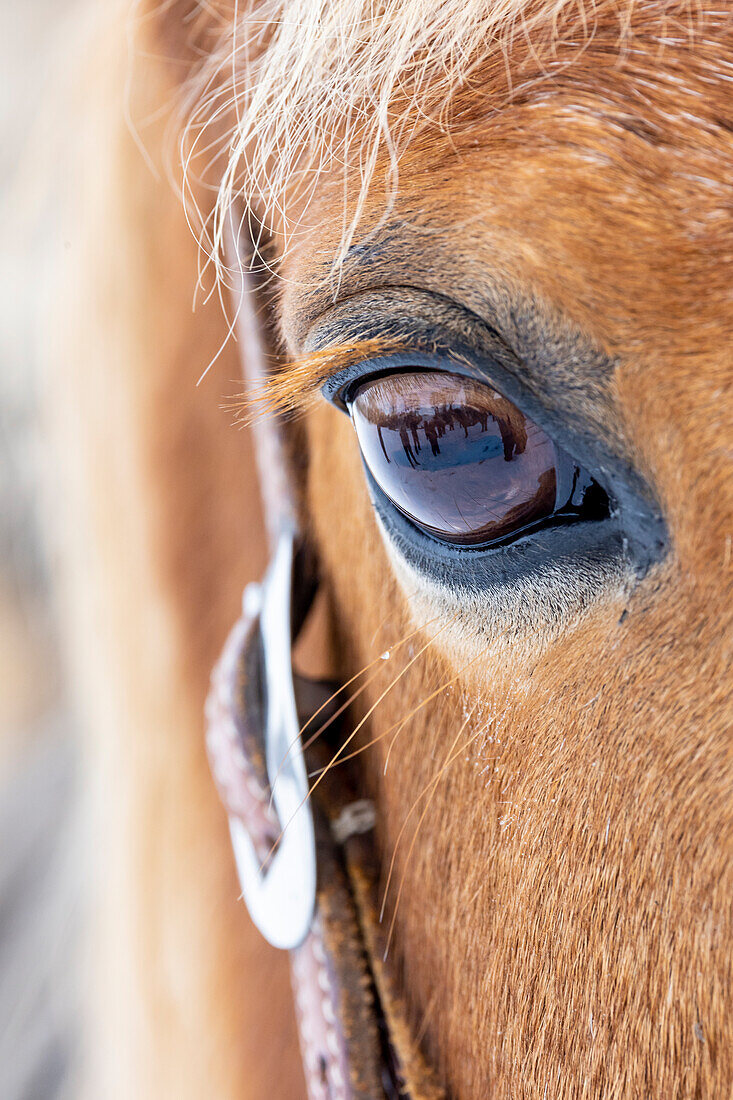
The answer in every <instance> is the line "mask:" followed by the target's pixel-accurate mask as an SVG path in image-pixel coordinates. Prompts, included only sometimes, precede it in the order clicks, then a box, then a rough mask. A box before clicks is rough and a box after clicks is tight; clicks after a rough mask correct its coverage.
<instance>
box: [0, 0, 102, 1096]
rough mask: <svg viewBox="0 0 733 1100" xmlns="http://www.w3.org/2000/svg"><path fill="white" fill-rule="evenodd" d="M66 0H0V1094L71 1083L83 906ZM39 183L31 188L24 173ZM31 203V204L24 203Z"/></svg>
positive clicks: (62, 1092)
mask: <svg viewBox="0 0 733 1100" xmlns="http://www.w3.org/2000/svg"><path fill="white" fill-rule="evenodd" d="M76 6H77V5H76V4H74V3H72V0H0V15H1V16H2V34H0V88H1V89H2V95H1V96H0V211H1V212H2V215H3V217H2V225H3V234H2V245H1V246H0V1098H2V1100H52V1098H53V1100H56V1098H62V1097H63V1098H64V1100H66V1098H67V1097H71V1096H73V1095H75V1094H76V1090H75V1087H74V1075H75V1065H76V1050H77V1035H78V1031H79V1029H78V1025H77V1018H78V1005H79V988H80V984H81V982H80V967H79V962H78V947H79V943H80V941H81V938H82V937H81V934H80V926H81V924H82V921H83V894H84V890H83V878H84V873H83V870H82V866H81V863H82V860H81V858H80V855H79V853H80V850H81V848H80V845H79V843H78V840H79V828H78V821H79V814H78V811H77V804H78V798H77V794H78V788H77V782H76V774H77V766H76V765H77V755H78V754H77V751H76V747H75V739H74V730H75V724H74V721H73V717H72V714H71V709H70V705H69V702H68V699H67V697H66V693H65V691H64V686H63V671H62V669H63V655H62V654H61V653H60V647H59V645H58V644H57V634H56V629H55V621H54V609H53V601H52V597H51V592H52V589H53V575H54V555H53V550H52V547H51V545H50V541H49V539H48V537H47V535H46V528H45V523H44V518H43V517H44V507H43V499H44V498H43V485H44V474H43V471H44V468H45V467H44V433H43V428H42V418H41V416H40V414H39V400H38V399H39V394H40V393H41V390H42V386H43V381H42V379H43V373H42V367H43V365H42V364H41V363H39V362H38V361H37V355H36V352H35V345H36V340H35V336H36V333H35V319H34V299H35V290H36V286H37V282H38V268H39V264H40V261H41V259H42V256H41V255H39V248H40V247H41V246H40V245H39V243H38V242H37V240H36V235H35V234H34V233H33V232H32V231H31V229H30V226H31V224H32V215H31V214H30V212H29V209H28V207H29V203H28V191H29V187H28V182H29V173H30V172H31V170H30V168H29V160H32V159H33V158H32V149H33V145H34V142H37V140H38V135H37V131H38V120H39V117H40V116H41V114H42V113H43V110H44V109H45V108H46V105H47V103H48V100H49V97H50V95H51V94H52V93H51V92H50V89H51V87H52V83H53V75H52V74H53V72H54V71H55V70H56V67H57V65H58V64H59V59H58V58H57V56H56V53H55V49H54V47H55V43H56V41H57V36H59V35H60V32H61V29H62V24H63V23H65V22H66V21H67V19H68V18H69V16H71V15H73V14H74V10H73V9H74V8H75V7H76ZM31 190H32V188H31ZM31 205H32V204H31Z"/></svg>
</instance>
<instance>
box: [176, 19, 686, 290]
mask: <svg viewBox="0 0 733 1100" xmlns="http://www.w3.org/2000/svg"><path fill="white" fill-rule="evenodd" d="M664 7H665V9H666V10H665V11H664V12H662V9H661V7H660V6H659V5H657V4H652V5H645V8H644V17H645V20H646V19H648V18H649V16H650V15H652V16H653V17H654V19H655V21H657V22H659V21H660V20H661V22H662V25H663V26H665V25H666V26H669V27H671V25H672V23H673V22H675V20H678V21H680V22H681V23H682V22H683V20H684V13H685V12H686V11H687V9H688V5H687V3H684V4H682V5H679V6H677V5H669V4H667V5H664ZM633 9H634V5H633V4H632V3H630V2H621V3H609V2H606V0H599V2H598V3H595V4H593V3H587V2H586V0H538V2H535V3H532V2H527V0H496V2H494V3H490V2H489V3H487V2H486V0H422V2H419V0H395V2H392V3H381V4H378V5H377V4H374V3H372V2H371V0H369V2H367V0H263V2H262V3H259V4H256V5H255V6H254V7H253V8H251V9H250V10H248V11H247V12H244V11H242V10H241V9H240V8H239V4H238V0H235V4H234V11H233V16H234V18H232V13H231V12H230V13H229V15H228V17H224V18H222V20H221V24H220V25H221V31H220V37H219V39H218V41H217V43H216V47H215V48H214V49H213V50H207V51H205V54H206V60H205V61H204V62H202V64H201V65H200V67H199V69H198V71H197V73H196V76H195V77H194V79H193V81H192V82H191V84H190V87H189V97H188V100H187V105H186V109H185V113H186V123H185V126H184V138H183V157H182V161H183V164H184V193H185V196H186V200H187V204H188V207H189V210H190V212H191V220H192V222H193V223H196V227H197V231H198V233H199V238H200V243H201V244H202V246H203V247H204V251H205V253H206V255H207V256H208V257H209V258H210V259H211V260H213V262H214V264H215V266H216V271H217V275H219V276H221V274H222V255H223V248H222V246H223V241H224V238H225V233H226V231H227V222H228V219H229V217H230V211H231V208H232V202H233V200H234V199H235V198H237V197H242V198H243V199H244V203H245V205H246V207H247V208H248V210H249V211H250V212H254V213H255V215H256V218H257V221H258V222H260V223H261V224H262V226H263V227H264V228H265V229H266V230H270V229H272V227H273V225H277V229H278V232H279V234H280V235H281V237H282V239H283V244H284V246H285V247H287V245H288V240H289V239H290V238H291V237H292V234H293V233H294V232H295V231H296V230H297V228H298V226H299V224H301V223H302V218H303V214H304V211H305V210H307V208H308V203H309V201H310V198H311V196H312V194H313V192H314V189H315V187H316V186H317V183H318V180H319V177H320V176H321V174H322V172H323V171H324V170H334V169H336V170H339V171H341V172H342V174H343V180H344V214H343V217H344V228H343V235H342V239H341V248H340V251H339V254H338V255H337V257H336V264H338V263H339V262H340V261H341V260H342V259H343V258H344V256H345V254H346V251H347V250H348V248H349V246H350V244H351V243H352V241H353V238H354V233H355V230H356V226H357V225H358V223H359V220H360V217H361V215H362V213H363V208H364V202H365V199H366V194H367V191H368V188H369V186H370V184H371V182H372V180H373V179H374V175H375V171H376V169H377V165H378V158H379V157H380V156H382V157H385V158H386V162H387V164H388V167H387V169H386V173H385V199H386V208H387V209H388V208H389V204H390V201H391V200H392V199H393V197H394V195H395V194H396V190H397V173H398V163H399V160H400V157H401V156H402V154H403V153H404V152H405V150H406V148H407V147H408V145H409V144H410V142H411V141H412V140H413V139H414V137H415V135H416V133H417V132H418V131H422V130H424V128H425V127H435V128H439V129H442V130H445V129H446V128H447V126H448V125H449V122H450V117H449V116H450V109H451V105H452V102H453V100H454V97H455V95H456V92H457V91H458V90H459V89H461V88H462V87H465V86H466V85H467V84H472V86H473V87H474V88H478V87H480V86H481V85H486V84H488V79H487V77H488V74H489V73H490V74H491V75H492V80H493V82H494V83H496V77H497V74H501V75H503V79H504V81H505V83H506V87H507V92H508V94H509V95H511V94H512V93H516V91H517V85H516V80H515V85H514V87H512V80H511V79H510V77H509V75H508V74H509V64H508V57H509V53H510V51H511V50H512V49H513V48H514V46H515V44H517V43H520V44H521V46H522V47H523V49H524V51H525V53H529V54H530V55H531V58H532V61H533V68H534V70H535V72H536V71H537V69H538V67H539V69H541V70H542V69H543V68H544V67H545V66H546V65H549V63H550V62H551V60H552V59H554V58H555V57H556V47H557V46H558V44H561V45H562V46H563V47H566V46H568V47H570V48H571V50H572V53H573V56H575V57H577V56H578V55H579V54H580V53H581V52H582V50H583V49H584V47H585V46H587V44H588V43H589V42H590V41H591V40H592V38H593V35H594V31H595V28H596V26H597V25H598V23H599V21H600V20H601V19H603V20H604V21H608V20H610V21H611V22H612V24H615V25H616V26H617V29H618V42H619V44H620V47H621V45H622V44H623V43H624V42H625V41H628V40H629V39H630V36H631V33H632V15H633ZM209 18H210V15H209ZM685 26H687V29H688V30H689V25H686V24H685ZM675 29H677V28H675ZM492 106H496V104H491V103H487V107H489V108H491V107H492ZM212 166H213V168H214V174H215V178H216V182H215V183H213V184H212V185H211V186H213V188H214V190H216V192H217V193H216V201H215V203H214V207H213V211H211V212H204V211H202V210H201V209H200V208H199V206H198V205H197V199H196V194H197V193H199V188H198V184H199V183H200V178H201V177H202V176H203V177H204V178H206V176H207V173H208V172H210V171H211V169H212ZM194 178H195V182H194ZM354 178H356V180H357V181H358V182H357V184H356V186H355V185H354V183H353V180H354ZM349 188H351V190H349ZM286 194H287V199H288V210H289V211H290V210H292V209H295V210H296V211H297V214H296V219H295V220H293V217H292V215H291V214H290V213H287V214H286V212H285V210H284V197H285V195H286ZM347 212H348V213H347ZM254 235H255V238H257V236H258V234H257V232H255V234H254Z"/></svg>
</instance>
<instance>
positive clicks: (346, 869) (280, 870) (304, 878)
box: [206, 223, 444, 1100]
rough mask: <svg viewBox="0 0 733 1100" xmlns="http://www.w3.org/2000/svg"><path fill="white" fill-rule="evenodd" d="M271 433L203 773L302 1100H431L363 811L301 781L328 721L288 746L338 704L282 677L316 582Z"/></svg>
mask: <svg viewBox="0 0 733 1100" xmlns="http://www.w3.org/2000/svg"><path fill="white" fill-rule="evenodd" d="M240 224H241V223H240ZM229 266H230V270H231V272H232V274H233V276H234V282H235V286H234V299H235V306H236V309H237V336H238V340H239V344H240V348H241V353H242V363H243V370H244V374H245V379H246V381H247V382H248V383H249V384H250V385H254V386H258V387H259V386H261V384H262V383H263V381H264V379H265V375H266V367H265V363H264V360H263V356H262V353H261V350H260V346H259V342H258V341H256V340H254V339H253V335H252V334H253V332H254V326H255V324H256V323H257V322H256V316H255V312H254V302H253V300H252V298H253V296H252V293H251V291H250V289H249V276H248V274H247V272H245V271H244V270H243V267H242V264H241V262H240V252H239V250H238V249H234V248H233V247H230V264H229ZM283 430H284V429H283V424H282V422H280V421H277V420H276V419H270V420H268V421H265V422H260V423H259V424H258V425H257V429H256V431H257V435H256V440H255V446H256V452H257V457H258V462H259V467H260V485H261V491H262V498H263V503H264V507H265V512H266V520H267V527H268V532H269V537H270V541H271V546H272V558H271V564H270V567H269V569H268V572H267V574H266V576H265V579H264V581H263V582H262V584H260V585H250V586H249V587H248V588H247V590H246V591H245V596H244V600H243V611H242V616H241V618H240V619H239V621H238V622H237V623H236V624H235V626H234V628H233V630H232V632H231V634H230V636H229V638H228V640H227V642H226V645H225V647H224V651H223V653H222V656H221V658H220V660H219V662H218V664H217V666H216V668H215V669H214V672H213V675H212V684H211V691H210V694H209V698H208V700H207V708H206V715H207V723H208V735H207V744H208V750H209V756H210V760H211V765H212V771H213V774H214V778H215V781H216V784H217V787H218V789H219V792H220V795H221V797H222V800H223V802H224V805H225V808H226V811H227V813H228V815H229V822H230V830H231V835H232V843H233V847H234V852H235V857H236V861H237V867H238V870H239V875H240V880H241V884H242V893H243V896H244V898H245V901H246V902H247V905H248V907H249V910H250V914H251V915H252V917H253V919H254V921H255V923H256V924H257V926H258V927H259V928H260V930H261V931H262V932H263V934H264V935H265V937H266V938H267V939H268V940H269V941H270V942H272V943H274V944H275V945H276V946H279V947H283V948H287V949H289V951H290V960H291V974H292V981H293V990H294V994H295V1002H296V1015H297V1019H298V1026H299V1033H300V1043H301V1052H302V1056H303V1063H304V1069H305V1076H306V1082H307V1087H308V1096H309V1100H367V1098H368V1100H376V1098H380V1097H387V1098H389V1100H443V1098H444V1093H443V1091H442V1090H441V1089H440V1088H439V1086H438V1085H437V1084H436V1082H435V1080H434V1077H433V1073H432V1071H431V1070H430V1068H429V1067H428V1066H427V1064H426V1062H425V1060H424V1058H423V1056H422V1054H421V1052H420V1050H419V1046H418V1044H417V1042H415V1041H414V1039H413V1036H412V1034H411V1031H410V1028H409V1026H408V1022H407V1014H406V1011H405V1008H404V1005H403V1002H402V999H401V997H400V995H399V991H398V990H397V989H396V988H395V986H394V985H393V982H392V980H391V978H390V975H389V973H388V971H387V968H386V967H385V966H384V963H383V958H384V954H385V946H386V945H385V938H384V934H383V930H382V927H381V924H380V921H379V917H378V908H377V897H378V885H379V864H378V861H377V859H376V854H375V846H374V839H373V830H374V819H375V814H374V807H373V805H372V804H371V803H370V802H369V801H368V800H366V799H364V798H363V797H361V796H360V792H359V786H358V777H357V776H356V775H355V774H354V773H351V772H349V771H348V770H347V769H346V768H345V767H339V768H338V769H335V770H333V771H330V772H328V773H326V774H325V775H324V776H323V778H322V781H321V782H319V784H318V787H317V789H316V791H315V796H314V797H311V796H310V794H309V791H308V779H307V776H308V772H313V771H319V772H320V770H322V768H323V767H324V765H325V764H326V763H327V762H328V760H329V759H330V756H331V755H332V752H333V742H334V735H336V736H337V735H338V722H337V721H332V722H331V723H330V725H329V728H328V738H326V737H325V736H324V737H321V738H318V739H315V740H314V744H313V746H312V747H311V749H310V750H309V751H308V754H307V758H306V755H305V754H304V753H303V748H302V744H301V740H300V737H299V731H300V729H301V728H302V727H303V726H304V725H306V724H307V723H309V719H311V718H313V716H314V715H316V712H318V713H317V716H316V717H315V718H314V720H313V721H312V722H310V723H309V724H308V735H309V737H310V735H311V734H312V733H315V732H316V731H317V730H318V729H319V727H320V726H323V725H324V724H325V723H326V722H328V721H329V719H330V718H331V717H332V716H333V715H334V714H335V711H336V709H337V708H338V705H339V701H338V700H337V701H336V702H335V703H333V704H331V703H329V697H330V695H331V694H332V693H333V686H332V685H327V684H320V683H314V682H312V681H308V680H305V679H304V678H302V677H299V676H297V675H296V674H295V673H294V671H293V666H292V659H291V650H292V645H293V643H294V641H295V639H296V638H297V635H298V633H299V631H300V628H301V626H302V624H303V622H304V620H305V618H306V616H307V613H308V610H309V608H310V605H311V603H312V600H313V597H314V593H315V591H316V588H317V577H316V576H315V570H314V567H313V561H312V558H311V556H310V555H309V554H308V553H307V551H306V548H305V546H304V542H303V539H302V536H301V533H300V528H299V524H298V517H297V508H296V506H295V504H294V498H293V493H292V486H293V479H292V478H291V476H290V470H289V463H288V458H287V448H286V445H285V440H284V436H283ZM326 741H327V742H328V743H327V744H326ZM329 746H330V748H329Z"/></svg>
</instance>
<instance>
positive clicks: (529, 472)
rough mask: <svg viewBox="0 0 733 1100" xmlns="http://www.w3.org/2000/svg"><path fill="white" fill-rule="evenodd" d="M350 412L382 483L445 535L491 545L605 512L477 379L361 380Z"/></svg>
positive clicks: (513, 410)
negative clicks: (562, 519) (547, 525)
mask: <svg viewBox="0 0 733 1100" xmlns="http://www.w3.org/2000/svg"><path fill="white" fill-rule="evenodd" d="M349 411H350V413H351V417H352V419H353V422H354V427H355V428H356V434H357V437H358V439H359V445H360V447H361V451H362V455H363V457H364V461H365V462H366V465H367V467H368V468H369V471H370V473H371V475H372V477H373V478H374V480H375V481H376V482H377V484H378V486H379V488H380V489H381V490H382V492H383V493H384V494H385V496H387V497H388V498H389V500H390V501H391V502H392V503H393V504H394V505H395V507H396V508H398V509H399V511H400V512H402V513H403V514H404V515H405V516H407V517H408V519H410V520H412V521H413V523H415V524H416V525H417V526H418V527H421V528H422V529H423V530H425V531H427V532H429V533H430V534H432V535H435V536H436V537H437V538H439V539H442V540H443V541H446V542H454V543H462V544H471V543H473V544H491V543H495V542H501V541H504V540H507V539H509V538H511V537H512V536H515V535H516V534H518V533H519V532H521V531H524V530H525V529H530V528H533V527H535V526H537V525H539V524H542V522H543V521H547V520H549V519H550V518H551V517H552V518H555V517H558V518H559V517H562V516H564V517H567V518H570V517H576V518H578V517H581V516H584V515H585V514H586V513H588V514H589V515H592V516H593V518H596V517H597V516H598V515H599V514H600V513H601V512H602V513H603V514H606V513H607V504H608V502H607V499H606V497H605V494H604V493H603V490H602V489H601V488H600V486H598V485H597V484H596V482H594V481H593V479H592V478H591V477H590V475H589V474H587V473H586V472H585V471H583V470H582V469H581V468H580V467H579V466H577V465H576V464H575V463H574V462H573V460H572V459H571V458H570V457H569V456H568V455H567V454H565V452H564V451H562V450H560V448H559V447H557V446H556V445H555V444H554V443H553V441H552V440H551V439H550V437H549V436H548V435H546V434H545V432H544V431H543V430H542V429H541V428H540V427H539V426H538V425H537V424H535V423H534V422H533V421H531V420H529V419H528V418H527V417H526V416H524V414H523V413H521V412H520V410H519V409H518V408H517V407H516V405H513V404H512V403H511V402H510V401H507V399H506V398H505V397H503V396H502V394H500V393H497V392H496V390H493V389H491V387H490V386H487V385H485V384H484V383H482V382H478V381H474V380H473V379H471V378H466V377H463V376H462V375H456V374H447V373H442V372H441V373H439V372H437V371H414V372H412V371H411V372H404V373H400V374H392V375H388V376H384V377H381V378H377V379H375V380H373V381H370V382H366V383H365V384H364V385H362V386H361V387H360V388H359V389H358V390H357V392H356V394H355V395H354V397H353V399H352V400H351V401H350V403H349Z"/></svg>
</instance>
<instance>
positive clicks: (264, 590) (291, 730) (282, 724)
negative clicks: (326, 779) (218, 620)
mask: <svg viewBox="0 0 733 1100" xmlns="http://www.w3.org/2000/svg"><path fill="white" fill-rule="evenodd" d="M294 555H295V540H294V536H293V534H292V533H291V532H290V531H286V532H284V533H282V534H281V535H280V536H279V538H278V541H277V545H276V547H275V553H274V555H273V558H272V561H271V563H270V566H269V568H268V571H267V574H266V576H265V579H264V580H263V582H262V584H261V585H259V586H254V585H250V586H249V588H248V590H247V593H246V594H245V598H246V599H247V600H248V601H253V600H255V599H257V598H259V603H260V629H261V633H262V643H263V651H264V680H265V700H266V717H265V759H266V765H267V775H268V778H269V781H270V786H271V788H272V795H273V804H274V807H275V810H276V812H277V816H278V820H279V822H280V826H281V828H282V830H283V831H282V835H281V837H280V841H279V843H278V845H277V848H276V849H275V852H274V855H273V856H272V858H271V859H270V861H269V863H268V865H267V868H266V869H265V870H264V872H263V871H262V870H261V869H260V860H259V859H258V858H257V855H256V853H255V850H254V847H253V845H252V841H251V840H250V837H249V834H248V833H247V829H246V827H245V826H244V824H243V823H242V822H241V821H240V820H239V819H238V818H235V817H231V818H230V820H229V829H230V832H231V837H232V845H233V847H234V856H235V859H236V862H237V870H238V872H239V881H240V883H241V886H242V896H243V898H244V900H245V902H246V903H247V908H248V909H249V912H250V916H251V917H252V920H253V921H254V923H255V924H256V925H257V927H258V928H259V930H260V932H261V933H262V935H263V936H264V937H265V939H266V940H268V941H269V942H270V943H271V944H273V945H274V946H275V947H281V948H284V949H292V948H294V947H298V946H299V945H300V944H301V943H302V942H303V940H304V939H305V937H306V936H307V935H308V932H309V930H310V926H311V921H312V919H313V911H314V908H315V902H316V845H315V834H314V828H313V814H312V811H311V807H310V802H309V801H308V777H307V774H306V768H305V761H304V759H303V750H302V746H301V742H300V737H299V725H298V715H297V709H296V704H295V691H294V687H293V670H292V657H291V648H292V631H291V594H292V586H293V562H294ZM257 589H259V592H258V591H257ZM250 606H251V605H250Z"/></svg>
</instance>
